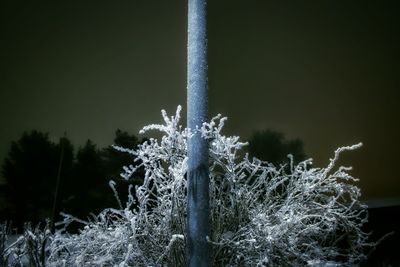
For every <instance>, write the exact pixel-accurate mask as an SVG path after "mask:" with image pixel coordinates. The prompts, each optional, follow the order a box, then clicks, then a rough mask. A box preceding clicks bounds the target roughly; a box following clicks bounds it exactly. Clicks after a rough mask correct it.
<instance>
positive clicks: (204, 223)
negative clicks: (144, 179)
mask: <svg viewBox="0 0 400 267" xmlns="http://www.w3.org/2000/svg"><path fill="white" fill-rule="evenodd" d="M187 75H188V76H187V92H188V94H187V106H188V113H187V124H188V128H189V129H190V130H191V131H192V132H193V133H194V135H193V136H192V137H191V138H189V140H188V173H187V179H188V181H187V182H188V203H187V231H188V236H187V242H186V244H187V253H188V266H210V255H209V254H210V252H209V244H208V242H207V239H206V237H207V236H209V235H210V226H209V224H210V222H209V214H210V207H209V167H208V166H209V164H208V143H207V142H208V141H207V140H205V139H204V138H202V136H201V134H200V132H196V131H195V129H196V128H200V127H201V126H202V124H203V123H204V122H206V121H207V43H206V1H205V0H189V13H188V69H187Z"/></svg>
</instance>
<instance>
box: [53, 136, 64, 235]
mask: <svg viewBox="0 0 400 267" xmlns="http://www.w3.org/2000/svg"><path fill="white" fill-rule="evenodd" d="M66 138H67V133H66V132H64V137H63V138H60V161H59V164H58V172H57V180H56V188H55V190H54V191H55V192H54V200H53V209H52V212H51V230H52V231H53V232H54V230H55V220H56V215H57V214H56V212H57V204H58V203H57V202H58V191H59V187H60V180H61V169H62V165H63V161H64V142H65V139H66Z"/></svg>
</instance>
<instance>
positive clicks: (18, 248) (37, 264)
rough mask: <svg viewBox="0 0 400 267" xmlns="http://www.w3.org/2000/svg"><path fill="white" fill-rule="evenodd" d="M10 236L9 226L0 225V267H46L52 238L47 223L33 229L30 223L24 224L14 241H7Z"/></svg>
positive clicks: (5, 224)
mask: <svg viewBox="0 0 400 267" xmlns="http://www.w3.org/2000/svg"><path fill="white" fill-rule="evenodd" d="M10 234H11V226H10V224H7V223H4V224H1V225H0V236H1V239H2V240H1V243H2V244H1V246H0V255H1V262H0V266H7V267H8V266H13V267H15V266H21V267H22V266H33V267H44V266H46V261H47V257H48V254H49V247H48V242H50V240H51V237H52V234H51V231H50V223H49V221H47V222H46V224H45V225H44V227H42V225H41V224H38V225H37V226H36V227H35V228H33V227H32V225H31V224H30V223H25V225H24V229H23V233H22V235H20V236H17V237H16V239H15V240H8V239H9V238H10V237H11V235H10ZM7 241H8V242H7Z"/></svg>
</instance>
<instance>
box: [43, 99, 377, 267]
mask: <svg viewBox="0 0 400 267" xmlns="http://www.w3.org/2000/svg"><path fill="white" fill-rule="evenodd" d="M180 111H181V108H180V107H178V109H177V112H176V115H175V116H172V117H168V116H167V114H166V112H165V111H162V115H163V118H164V122H165V123H164V124H162V125H158V124H153V125H149V126H146V127H144V128H143V129H142V130H141V133H144V132H147V131H150V130H158V131H160V132H162V133H163V136H162V138H161V140H156V139H149V140H148V141H147V142H145V143H143V144H142V145H140V146H139V147H138V148H137V149H135V150H133V149H129V148H122V147H115V148H116V149H117V150H119V151H121V152H125V153H129V154H131V155H132V158H133V160H134V161H136V162H139V164H138V165H135V166H136V167H134V166H132V165H131V166H125V167H124V172H123V173H122V174H121V176H122V177H123V178H125V179H129V178H130V177H131V175H132V174H133V173H135V171H137V170H138V169H139V168H142V169H144V171H145V172H144V173H145V177H144V183H143V185H142V186H138V187H136V188H134V189H133V188H132V187H130V188H129V192H128V193H129V199H128V202H127V203H126V204H125V205H124V206H123V205H122V203H120V206H121V208H120V209H119V210H116V209H107V210H104V211H103V212H102V213H100V214H99V215H98V216H95V217H94V218H93V219H92V220H90V221H88V222H83V223H84V224H85V226H84V228H83V229H82V230H81V232H80V233H79V234H75V235H69V234H67V233H64V232H62V231H59V232H57V233H56V234H55V235H54V237H53V238H52V242H51V244H50V247H49V248H50V252H51V254H50V256H49V258H48V263H49V265H50V266H184V265H185V252H186V249H185V238H186V233H185V229H186V186H187V185H186V176H185V175H186V170H187V164H186V162H187V140H188V138H190V137H191V135H192V133H191V132H190V131H189V130H188V129H186V128H183V127H182V126H181V125H179V120H180ZM225 120H226V118H222V117H221V116H220V115H218V116H216V117H214V118H212V120H211V121H210V122H208V123H204V124H203V126H202V127H201V128H199V129H196V131H201V134H202V136H203V137H204V138H206V139H207V140H209V164H210V207H211V224H212V234H211V236H210V237H208V240H209V242H210V243H211V246H212V248H213V249H212V250H211V251H212V253H213V254H212V258H213V265H214V266H298V265H318V264H323V263H326V262H340V263H341V264H342V265H353V264H356V263H358V262H360V261H361V260H362V259H364V257H365V256H364V255H365V254H364V250H365V248H367V247H369V246H371V245H373V244H372V243H368V242H367V237H368V235H367V234H366V233H364V232H363V231H362V230H361V226H362V225H363V224H364V223H365V222H366V220H367V212H366V206H365V205H363V204H361V203H360V202H359V200H358V198H359V197H360V190H359V188H358V187H357V186H355V185H354V182H355V181H356V180H357V179H355V178H353V177H352V176H351V175H350V174H349V173H348V171H349V170H350V168H348V167H339V168H337V167H335V164H336V162H337V160H338V157H339V154H340V153H341V152H343V151H346V150H353V149H356V148H358V147H359V146H361V144H358V145H354V146H349V147H342V148H339V149H338V150H336V152H335V154H334V157H333V159H331V161H330V163H329V165H328V166H327V167H326V168H312V165H311V164H312V161H311V160H306V161H304V162H301V163H300V164H298V165H297V166H294V165H293V161H292V160H291V158H290V155H289V160H288V162H289V163H288V166H273V165H271V164H269V163H267V162H263V161H261V160H258V159H256V158H253V159H249V158H248V156H247V155H245V156H244V157H243V156H241V155H242V154H243V153H241V149H242V148H243V146H245V145H246V144H245V143H242V142H240V141H239V138H238V137H235V136H234V137H226V136H224V135H222V133H221V130H222V128H223V126H224V122H225ZM110 185H111V186H112V187H113V186H114V182H111V183H110ZM114 192H115V190H114ZM117 197H118V196H117ZM134 207H136V208H134ZM73 220H76V219H75V218H73V217H72V216H69V215H65V220H64V222H63V223H64V224H66V225H67V224H68V223H69V222H71V221H73Z"/></svg>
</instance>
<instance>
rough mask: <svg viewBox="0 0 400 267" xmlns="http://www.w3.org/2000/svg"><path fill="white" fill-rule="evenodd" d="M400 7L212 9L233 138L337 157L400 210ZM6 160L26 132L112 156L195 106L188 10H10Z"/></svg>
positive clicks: (216, 71) (0, 98) (23, 4)
mask: <svg viewBox="0 0 400 267" xmlns="http://www.w3.org/2000/svg"><path fill="white" fill-rule="evenodd" d="M399 13H400V4H399V2H398V1H389V0H385V1H372V0H366V1H344V0H343V1H328V0H319V1H266V0H262V1H261V0H260V1H233V0H216V1H211V0H210V1H209V5H208V14H209V17H208V28H209V32H208V33H209V85H210V92H209V97H210V115H214V114H216V113H222V114H224V115H226V116H228V117H229V120H228V122H227V128H226V131H225V133H227V134H235V135H240V136H241V137H242V139H244V140H246V138H248V137H249V136H250V134H251V133H252V132H253V131H254V130H256V129H259V130H261V129H266V128H269V129H273V130H277V131H281V132H283V133H285V134H286V136H287V137H288V138H295V137H298V138H300V139H302V140H303V141H304V143H305V149H306V153H307V154H308V155H309V156H310V157H312V158H314V162H315V164H316V165H317V166H323V165H326V164H327V163H328V160H329V157H331V156H332V154H333V151H334V149H336V148H337V147H338V146H341V145H350V144H354V143H357V142H360V141H361V142H363V143H364V147H363V148H362V149H360V150H358V151H355V152H351V153H348V154H347V156H345V157H344V160H345V164H346V165H352V166H354V168H355V170H354V171H353V174H354V175H355V176H357V177H359V178H360V186H361V188H362V190H363V194H364V198H366V199H370V200H371V199H381V198H385V199H388V198H395V199H396V198H397V199H400V180H399V179H400V177H399V174H398V173H399V172H398V171H397V160H398V153H399V150H400V145H399V142H398V141H399V137H400V130H399V129H400V126H399V123H398V121H399V115H398V114H399V112H398V103H397V102H398V101H399V99H400V98H399V96H400V93H399V89H400V83H399V80H400V67H399V60H400V57H399V47H400V40H399V36H400V27H399V25H400V16H399V15H398V14H399ZM0 22H1V23H0V122H1V126H0V127H1V128H0V129H1V130H0V160H2V159H3V158H4V155H5V154H6V153H7V151H8V149H9V144H10V141H11V140H16V139H18V138H19V137H20V136H21V134H22V132H23V131H26V130H32V129H38V130H42V131H48V132H49V133H50V135H51V137H52V138H53V139H54V140H58V138H59V137H60V136H62V134H63V132H64V131H66V132H67V134H68V137H69V138H70V139H71V140H73V142H74V143H75V144H76V145H80V144H82V143H83V142H84V141H85V140H86V139H87V138H90V139H92V140H94V141H95V142H96V143H97V144H99V145H100V146H106V145H110V144H111V142H112V138H113V136H114V131H115V130H116V129H117V128H121V129H123V130H128V131H130V132H132V133H137V132H138V130H139V129H140V128H141V127H142V126H144V125H146V124H148V123H157V122H161V116H160V109H162V108H164V109H166V110H167V111H169V112H170V113H173V112H174V111H175V108H176V106H177V105H178V104H182V105H183V107H185V105H186V91H185V90H186V84H185V83H186V2H185V1H149V0H146V1H112V2H111V1H27V0H20V1H14V0H13V1H12V0H3V1H1V3H0Z"/></svg>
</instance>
